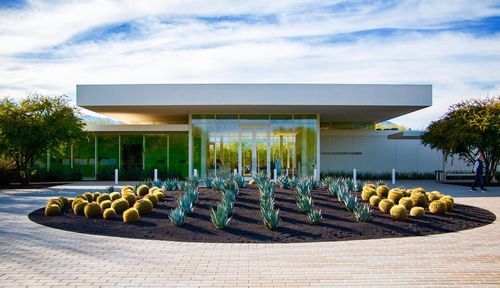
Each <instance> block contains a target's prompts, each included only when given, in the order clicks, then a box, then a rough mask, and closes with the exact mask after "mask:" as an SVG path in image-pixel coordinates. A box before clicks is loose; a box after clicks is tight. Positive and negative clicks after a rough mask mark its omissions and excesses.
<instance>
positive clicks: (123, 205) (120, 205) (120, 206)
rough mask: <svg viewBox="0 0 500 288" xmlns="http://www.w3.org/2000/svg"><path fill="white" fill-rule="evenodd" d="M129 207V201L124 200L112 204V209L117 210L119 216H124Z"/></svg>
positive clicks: (117, 200)
mask: <svg viewBox="0 0 500 288" xmlns="http://www.w3.org/2000/svg"><path fill="white" fill-rule="evenodd" d="M129 207H130V206H129V205H128V201H127V200H125V199H123V198H120V199H116V200H115V201H113V202H112V203H111V208H113V209H115V211H116V213H117V214H122V213H123V212H124V211H125V210H127V209H128V208H129Z"/></svg>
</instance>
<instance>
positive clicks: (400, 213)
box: [389, 205, 408, 221]
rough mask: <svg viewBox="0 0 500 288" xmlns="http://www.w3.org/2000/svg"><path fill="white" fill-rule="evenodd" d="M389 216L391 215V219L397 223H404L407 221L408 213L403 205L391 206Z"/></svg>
mask: <svg viewBox="0 0 500 288" xmlns="http://www.w3.org/2000/svg"><path fill="white" fill-rule="evenodd" d="M389 214H391V218H392V219H394V220H397V221H405V220H406V219H408V211H406V208H405V207H404V206H403V205H394V206H392V208H391V210H390V212H389Z"/></svg>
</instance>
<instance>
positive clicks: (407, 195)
mask: <svg viewBox="0 0 500 288" xmlns="http://www.w3.org/2000/svg"><path fill="white" fill-rule="evenodd" d="M401 192H403V197H410V196H411V190H406V189H402V190H401Z"/></svg>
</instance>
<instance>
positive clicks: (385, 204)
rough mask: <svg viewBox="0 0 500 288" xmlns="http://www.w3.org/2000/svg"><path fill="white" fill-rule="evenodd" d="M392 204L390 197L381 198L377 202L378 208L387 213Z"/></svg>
mask: <svg viewBox="0 0 500 288" xmlns="http://www.w3.org/2000/svg"><path fill="white" fill-rule="evenodd" d="M392 206H394V201H392V200H391V199H382V200H381V201H380V203H378V209H380V211H381V212H383V213H389V211H390V210H391V208H392Z"/></svg>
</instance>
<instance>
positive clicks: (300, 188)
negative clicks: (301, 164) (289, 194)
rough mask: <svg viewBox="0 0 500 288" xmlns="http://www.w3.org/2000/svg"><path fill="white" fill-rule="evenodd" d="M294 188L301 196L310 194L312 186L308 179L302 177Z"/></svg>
mask: <svg viewBox="0 0 500 288" xmlns="http://www.w3.org/2000/svg"><path fill="white" fill-rule="evenodd" d="M295 189H297V193H298V194H299V195H301V196H311V190H312V189H313V188H312V184H311V182H310V181H308V179H304V180H302V181H300V182H299V183H298V184H297V186H296V187H295Z"/></svg>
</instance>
